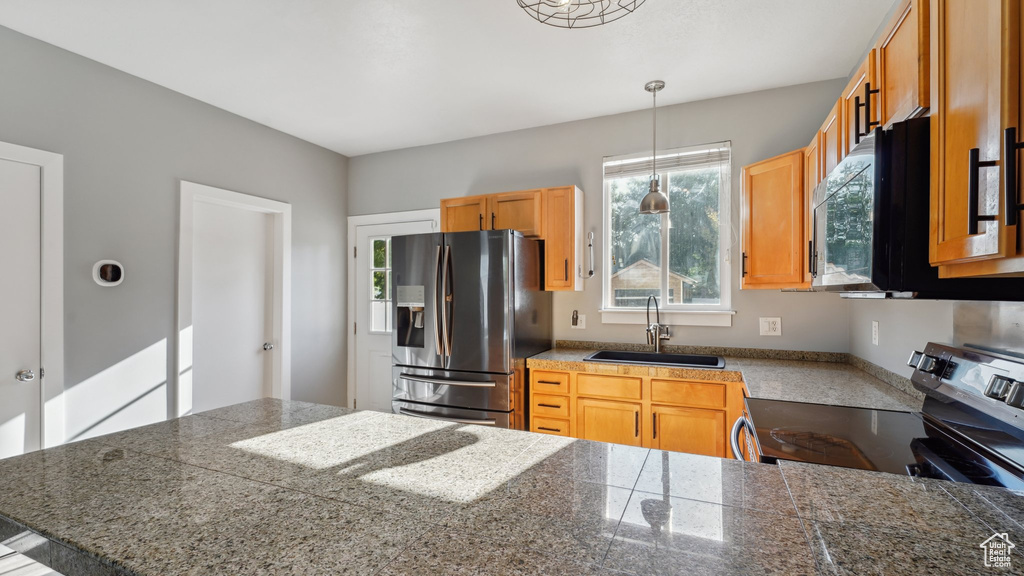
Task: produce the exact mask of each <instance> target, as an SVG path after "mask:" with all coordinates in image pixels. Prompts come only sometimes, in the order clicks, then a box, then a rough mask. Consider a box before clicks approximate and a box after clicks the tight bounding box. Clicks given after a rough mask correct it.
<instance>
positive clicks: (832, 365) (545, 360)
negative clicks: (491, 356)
mask: <svg viewBox="0 0 1024 576" xmlns="http://www.w3.org/2000/svg"><path fill="white" fill-rule="evenodd" d="M602 349H607V348H602ZM596 350H597V349H586V348H555V349H553V350H549V351H547V352H544V353H542V354H538V355H536V356H533V357H532V358H529V359H528V360H527V361H526V364H527V366H528V367H530V368H536V369H548V370H579V371H583V372H596V373H603V374H623V375H633V376H639V375H643V376H646V375H651V376H659V377H663V378H683V379H686V378H692V379H696V380H720V381H725V382H739V381H741V380H742V381H743V382H745V383H746V385H747V390H748V391H749V392H750V396H751V397H753V398H766V399H772V400H788V401H792V402H813V403H817V404H834V405H838V406H856V407H862V408H875V409H879V410H911V411H917V410H920V409H921V403H922V401H923V396H921V397H915V396H910V395H909V394H906V393H904V392H902V391H900V390H899V389H898V388H895V387H894V386H892V385H889V384H887V383H885V382H883V381H881V380H879V379H878V378H876V377H874V376H872V375H871V374H869V373H867V372H865V371H864V370H862V369H860V368H858V367H856V366H853V365H851V364H845V363H838V362H819V361H804V360H778V359H757V358H738V357H732V356H726V357H725V368H724V369H721V370H709V369H699V368H663V367H653V366H636V365H633V366H630V365H626V364H607V363H603V362H585V361H584V360H583V359H584V358H585V357H586V356H588V355H589V354H591V353H593V352H595V351H596Z"/></svg>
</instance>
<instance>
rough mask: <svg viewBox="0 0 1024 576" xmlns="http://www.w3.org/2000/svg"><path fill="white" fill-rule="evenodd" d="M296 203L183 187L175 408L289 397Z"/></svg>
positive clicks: (185, 411)
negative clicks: (292, 256)
mask: <svg viewBox="0 0 1024 576" xmlns="http://www.w3.org/2000/svg"><path fill="white" fill-rule="evenodd" d="M290 269H291V206H290V205H289V204H286V203H283V202H277V201H274V200H267V199H265V198H259V197H256V196H250V195H248V194H241V193H239V192H232V191H229V190H223V189H220V188H213V187H210V186H203V185H201V184H195V183H192V182H184V181H183V182H182V183H181V229H180V233H179V255H178V331H177V358H178V361H177V366H178V368H177V370H176V372H177V378H176V380H177V382H176V386H175V390H176V394H175V396H176V397H175V412H176V415H178V416H184V415H186V414H191V413H195V412H204V411H207V410H212V409H214V408H220V407H222V406H228V405H230V404H237V403H239V402H245V401H248V400H255V399H258V398H267V397H273V398H283V399H289V398H290V396H291V390H290V357H291V351H290V338H289V335H290V309H291V305H290V293H291V270H290Z"/></svg>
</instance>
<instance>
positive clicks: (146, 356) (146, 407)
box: [64, 338, 167, 441]
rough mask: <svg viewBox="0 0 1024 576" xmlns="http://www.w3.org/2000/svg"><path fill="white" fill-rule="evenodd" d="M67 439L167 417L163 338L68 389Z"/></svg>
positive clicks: (132, 426)
mask: <svg viewBox="0 0 1024 576" xmlns="http://www.w3.org/2000/svg"><path fill="white" fill-rule="evenodd" d="M64 395H65V402H66V404H65V410H66V414H67V416H66V421H67V436H68V440H69V441H74V440H84V439H85V438H92V437H93V436H99V435H102V434H109V433H111V432H117V431H120V430H126V429H128V428H134V427H136V426H143V425H146V424H152V423H154V422H160V421H163V420H166V419H167V339H166V338H165V339H163V340H160V341H159V342H157V343H156V344H153V345H152V346H150V347H148V348H146V349H144V350H141V351H139V352H137V353H135V354H133V355H132V356H129V357H128V358H125V359H124V360H122V361H120V362H118V363H117V364H114V365H113V366H111V367H109V368H107V369H106V370H104V371H102V372H100V373H99V374H96V375H95V376H92V377H90V378H88V379H87V380H83V381H82V382H81V383H79V384H77V385H75V386H74V387H72V388H70V389H68V390H66V391H65V393H64Z"/></svg>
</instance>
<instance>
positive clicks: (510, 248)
mask: <svg viewBox="0 0 1024 576" xmlns="http://www.w3.org/2000/svg"><path fill="white" fill-rule="evenodd" d="M541 248H542V246H541V243H540V242H539V241H537V240H531V239H527V238H523V236H522V234H520V233H519V232H515V231H512V230H487V231H481V232H456V233H450V234H416V235H411V236H395V237H393V238H392V239H391V254H392V256H391V257H392V272H391V278H392V280H391V282H392V286H391V288H392V295H393V296H392V318H393V326H392V328H393V330H392V340H391V350H392V360H393V370H392V384H393V392H394V394H393V400H392V409H393V411H394V412H395V413H399V414H406V415H409V416H418V417H422V418H433V419H438V420H446V421H451V422H460V423H473V424H483V425H491V426H500V427H503V428H517V429H525V427H526V405H525V400H526V384H527V382H526V358H528V357H530V356H532V355H534V354H537V353H539V352H543V351H544V350H548V349H549V348H551V293H550V292H544V291H543V288H544V281H543V277H542V273H543V261H542V256H541V254H542V250H541Z"/></svg>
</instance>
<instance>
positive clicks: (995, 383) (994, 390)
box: [985, 374, 1014, 400]
mask: <svg viewBox="0 0 1024 576" xmlns="http://www.w3.org/2000/svg"><path fill="white" fill-rule="evenodd" d="M1011 384H1014V381H1013V379H1012V378H1007V377H1006V376H1000V375H998V374H993V375H992V377H991V378H989V379H988V386H986V387H985V396H988V397H989V398H995V399H996V400H1002V399H1003V398H1006V396H1007V394H1008V393H1009V391H1010V385H1011Z"/></svg>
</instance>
